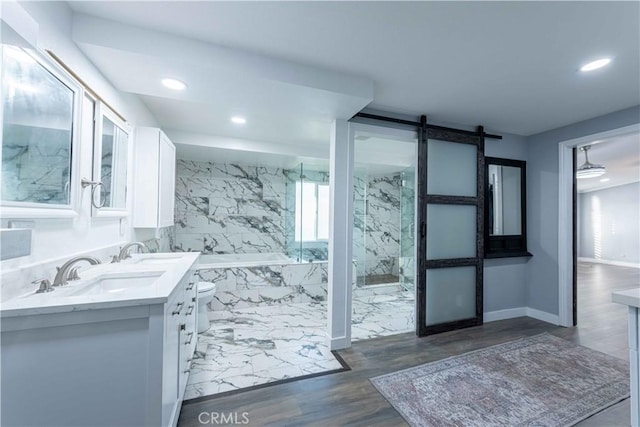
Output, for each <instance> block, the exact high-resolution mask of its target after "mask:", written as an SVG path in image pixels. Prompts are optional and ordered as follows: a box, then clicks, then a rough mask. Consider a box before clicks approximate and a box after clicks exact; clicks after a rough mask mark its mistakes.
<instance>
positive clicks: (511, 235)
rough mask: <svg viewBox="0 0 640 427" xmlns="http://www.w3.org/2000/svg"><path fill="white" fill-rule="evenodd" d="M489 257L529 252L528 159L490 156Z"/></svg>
mask: <svg viewBox="0 0 640 427" xmlns="http://www.w3.org/2000/svg"><path fill="white" fill-rule="evenodd" d="M485 163H486V175H485V258H500V257H510V256H527V255H530V254H529V253H528V252H527V244H526V242H527V239H526V162H524V161H520V160H509V159H498V158H494V157H486V158H485Z"/></svg>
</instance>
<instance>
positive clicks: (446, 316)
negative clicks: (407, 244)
mask: <svg viewBox="0 0 640 427" xmlns="http://www.w3.org/2000/svg"><path fill="white" fill-rule="evenodd" d="M418 157H419V171H418V175H419V196H418V202H419V208H418V215H419V218H420V222H419V224H421V228H420V235H419V238H418V242H419V245H418V263H419V270H418V289H417V298H418V301H417V302H418V304H417V322H416V323H417V325H416V329H417V333H418V335H419V336H425V335H431V334H435V333H440V332H445V331H450V330H453V329H460V328H465V327H469V326H475V325H480V324H482V311H483V310H482V275H483V274H482V268H483V254H484V173H485V172H484V133H483V131H482V128H480V129H479V132H478V133H472V132H464V131H460V132H458V131H455V130H453V131H452V130H445V129H442V130H441V129H437V128H427V127H426V126H423V128H422V130H421V132H420V141H419V152H418ZM425 166H426V167H425Z"/></svg>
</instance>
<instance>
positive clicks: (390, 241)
mask: <svg viewBox="0 0 640 427" xmlns="http://www.w3.org/2000/svg"><path fill="white" fill-rule="evenodd" d="M401 188H402V178H401V175H400V174H399V173H394V174H386V175H368V174H366V173H364V172H360V173H357V174H356V176H355V185H354V252H355V253H354V256H355V257H356V260H357V263H358V270H357V271H358V273H357V274H358V276H359V277H362V276H379V275H394V276H397V275H398V272H399V257H400V222H401V221H400V219H401V215H400V200H401Z"/></svg>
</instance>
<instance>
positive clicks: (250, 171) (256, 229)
mask: <svg viewBox="0 0 640 427" xmlns="http://www.w3.org/2000/svg"><path fill="white" fill-rule="evenodd" d="M177 168H178V172H179V173H178V179H177V186H176V223H177V225H176V248H177V249H178V250H180V248H183V249H184V250H188V249H187V248H192V249H191V250H201V251H203V252H204V253H221V254H222V253H256V252H279V253H286V252H287V243H286V233H285V222H286V216H287V213H286V210H287V209H286V206H285V196H284V193H285V189H286V183H285V174H284V173H283V170H282V169H278V168H268V167H255V166H242V165H233V164H216V163H209V162H193V161H185V160H178V165H177ZM198 233H199V234H201V239H197V238H195V236H194V235H195V234H198ZM199 240H202V244H200V243H199ZM193 248H201V249H193Z"/></svg>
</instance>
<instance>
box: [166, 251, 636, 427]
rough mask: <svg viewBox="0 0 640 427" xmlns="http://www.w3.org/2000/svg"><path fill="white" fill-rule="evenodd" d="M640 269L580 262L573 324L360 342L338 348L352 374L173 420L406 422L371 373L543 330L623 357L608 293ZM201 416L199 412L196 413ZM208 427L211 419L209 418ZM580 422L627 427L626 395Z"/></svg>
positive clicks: (530, 323)
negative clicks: (232, 416)
mask: <svg viewBox="0 0 640 427" xmlns="http://www.w3.org/2000/svg"><path fill="white" fill-rule="evenodd" d="M638 283H640V270H638V269H633V268H624V267H612V266H607V265H597V264H581V265H580V266H579V292H578V300H579V302H578V304H579V305H578V307H579V312H578V313H579V326H578V327H576V328H561V327H557V326H553V325H550V324H548V323H544V322H541V321H538V320H535V319H531V318H528V317H521V318H517V319H510V320H504V321H499V322H492V323H487V324H485V325H483V326H480V327H475V328H469V329H464V330H460V331H454V332H448V333H444V334H439V335H435V336H431V337H426V338H417V337H415V336H414V335H413V334H402V335H395V336H391V337H384V338H378V339H373V340H367V341H359V342H356V343H354V344H353V346H352V347H351V348H350V349H348V350H344V351H341V352H340V355H341V356H342V357H343V358H344V359H345V361H346V362H347V363H348V364H349V366H350V367H351V368H352V370H351V371H348V372H342V373H338V374H332V375H327V376H322V377H316V378H310V379H306V380H301V381H295V382H290V383H286V384H279V385H274V386H271V387H267V388H262V389H258V390H251V391H246V392H242V393H238V394H234V395H229V396H223V397H219V398H214V399H211V400H207V401H202V402H198V403H191V404H187V405H184V406H183V408H182V412H181V414H180V420H179V423H178V424H179V425H180V426H182V427H187V426H201V425H203V423H202V422H201V421H205V424H206V422H207V421H208V420H211V413H214V416H215V414H222V415H224V416H226V417H228V416H229V414H234V413H235V414H237V419H238V420H239V421H242V420H243V418H242V414H243V413H246V415H247V418H248V419H249V425H252V426H253V425H276V426H299V425H310V426H314V425H317V426H344V425H349V426H395V425H406V423H405V422H404V420H403V419H402V418H401V417H400V415H399V414H398V413H397V412H396V411H395V410H394V409H393V408H392V407H391V405H389V403H388V402H387V401H386V400H385V399H384V398H383V397H382V396H381V395H380V394H379V393H378V392H377V391H376V390H375V388H374V387H373V386H372V385H371V383H370V382H369V378H372V377H375V376H378V375H382V374H386V373H389V372H394V371H397V370H400V369H404V368H409V367H412V366H416V365H420V364H423V363H427V362H432V361H435V360H439V359H442V358H445V357H449V356H454V355H457V354H462V353H465V352H467V351H470V350H476V349H480V348H483V347H487V346H491V345H495V344H500V343H503V342H507V341H511V340H514V339H518V338H522V337H527V336H531V335H536V334H539V333H542V332H545V331H546V332H549V333H551V334H554V335H556V336H559V337H562V338H565V339H568V340H570V341H573V342H575V343H578V344H581V345H584V346H587V347H591V348H594V349H596V350H599V351H603V352H605V353H608V354H611V355H613V356H616V357H620V358H624V359H625V360H628V354H627V336H626V330H627V329H626V328H627V321H626V310H625V307H623V306H619V305H617V304H613V303H611V302H610V301H611V291H612V290H614V289H625V288H630V287H634V286H638ZM201 414H204V415H201ZM209 424H213V423H211V422H210V421H209ZM580 425H581V426H583V427H584V426H618V425H629V400H628V399H627V400H626V401H624V402H622V403H619V404H617V405H615V406H613V407H611V408H609V409H608V410H605V411H603V412H601V413H599V414H597V415H595V416H593V417H591V418H590V419H588V420H585V421H583V422H582V423H581V424H580Z"/></svg>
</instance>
